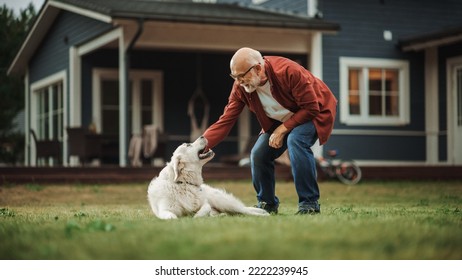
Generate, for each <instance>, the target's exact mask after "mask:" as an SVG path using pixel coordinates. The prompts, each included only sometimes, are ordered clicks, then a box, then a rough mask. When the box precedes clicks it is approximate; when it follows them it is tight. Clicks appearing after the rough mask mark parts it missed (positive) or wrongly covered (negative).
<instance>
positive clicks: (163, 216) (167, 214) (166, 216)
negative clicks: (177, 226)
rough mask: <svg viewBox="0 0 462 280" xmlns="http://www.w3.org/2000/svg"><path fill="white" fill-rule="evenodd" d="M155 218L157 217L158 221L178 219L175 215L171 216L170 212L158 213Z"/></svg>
mask: <svg viewBox="0 0 462 280" xmlns="http://www.w3.org/2000/svg"><path fill="white" fill-rule="evenodd" d="M157 217H159V219H162V220H171V219H178V217H177V216H176V215H175V214H173V213H172V212H168V211H163V212H160V213H159V215H158V216H157Z"/></svg>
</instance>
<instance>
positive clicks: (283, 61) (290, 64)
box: [204, 56, 337, 148]
mask: <svg viewBox="0 0 462 280" xmlns="http://www.w3.org/2000/svg"><path fill="white" fill-rule="evenodd" d="M265 70H266V75H267V77H268V79H269V82H270V85H271V93H272V94H273V97H274V98H275V99H276V100H277V101H278V102H279V104H281V105H282V106H283V107H284V108H287V109H288V110H290V111H291V112H293V113H294V115H292V117H291V118H289V119H288V120H286V121H285V122H284V125H285V126H286V127H287V128H288V129H289V130H292V129H293V128H295V127H296V126H298V125H300V124H303V123H306V122H308V121H313V123H314V125H315V127H316V131H317V133H318V137H319V141H320V144H321V145H322V144H324V143H326V142H327V139H328V138H329V136H330V134H331V132H332V129H333V127H334V120H335V115H336V107H337V99H336V98H335V96H334V95H333V94H332V92H331V91H330V89H329V88H328V87H327V85H326V84H324V82H323V81H321V80H320V79H318V78H316V77H315V76H313V74H311V72H309V71H308V70H306V69H305V68H303V67H302V66H301V65H300V64H298V63H296V62H294V61H292V60H290V59H287V58H284V57H278V56H267V57H265ZM244 106H248V107H249V110H250V111H251V112H253V113H255V114H256V116H257V119H258V122H259V123H260V125H261V127H262V129H263V131H265V132H266V131H268V130H270V129H271V127H272V126H273V124H274V123H275V122H277V121H276V120H274V119H271V118H269V117H268V116H267V115H266V114H265V111H264V110H263V106H262V104H261V102H260V98H258V95H257V93H256V92H252V93H247V92H246V91H245V90H244V88H243V87H241V86H239V83H238V82H234V85H233V88H232V90H231V94H230V95H229V98H228V104H227V105H226V106H225V109H224V112H223V114H222V115H221V116H220V118H219V119H218V121H217V122H215V123H214V124H212V125H211V126H210V127H209V128H208V129H207V130H206V131H205V132H204V136H205V138H207V140H208V147H209V148H213V147H214V146H216V145H217V144H218V143H220V142H221V141H222V140H223V139H224V138H225V137H226V136H228V134H229V132H230V131H231V129H232V128H233V126H234V124H235V123H236V121H237V120H238V118H239V114H240V113H241V112H242V110H243V108H244Z"/></svg>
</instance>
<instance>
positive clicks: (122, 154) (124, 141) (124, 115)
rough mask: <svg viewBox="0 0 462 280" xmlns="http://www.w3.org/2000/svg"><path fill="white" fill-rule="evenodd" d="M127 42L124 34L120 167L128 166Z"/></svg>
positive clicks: (122, 45) (120, 60)
mask: <svg viewBox="0 0 462 280" xmlns="http://www.w3.org/2000/svg"><path fill="white" fill-rule="evenodd" d="M125 55H126V54H125V41H124V32H122V33H121V35H120V37H119V166H120V167H125V166H127V152H128V146H127V142H128V141H127V135H128V132H127V122H128V118H127V111H128V107H127V106H128V104H127V103H128V102H127V100H128V92H127V86H126V85H127V83H128V81H127V79H128V73H127V67H126V65H125V63H126V58H125Z"/></svg>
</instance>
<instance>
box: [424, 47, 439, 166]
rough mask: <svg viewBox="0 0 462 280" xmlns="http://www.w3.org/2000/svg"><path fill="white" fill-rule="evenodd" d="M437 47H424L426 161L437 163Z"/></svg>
mask: <svg viewBox="0 0 462 280" xmlns="http://www.w3.org/2000/svg"><path fill="white" fill-rule="evenodd" d="M438 122H439V118H438V49H437V48H436V47H431V48H428V49H425V135H426V143H427V144H426V145H427V147H426V155H427V159H426V163H427V164H436V163H438V130H439V127H438Z"/></svg>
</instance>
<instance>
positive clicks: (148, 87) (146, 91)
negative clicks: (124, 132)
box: [141, 80, 153, 126]
mask: <svg viewBox="0 0 462 280" xmlns="http://www.w3.org/2000/svg"><path fill="white" fill-rule="evenodd" d="M152 103H153V100H152V80H142V81H141V110H142V112H141V125H142V126H145V125H149V124H152V108H153V104H152Z"/></svg>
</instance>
